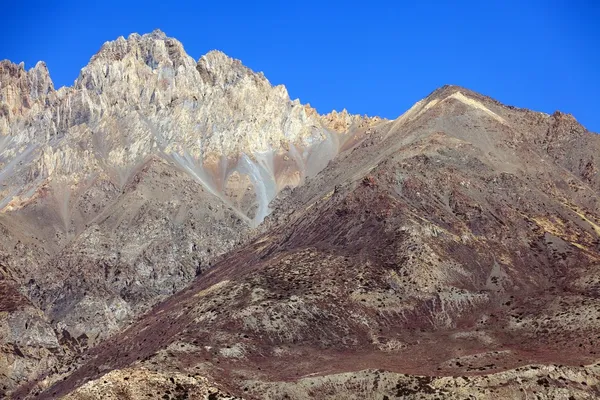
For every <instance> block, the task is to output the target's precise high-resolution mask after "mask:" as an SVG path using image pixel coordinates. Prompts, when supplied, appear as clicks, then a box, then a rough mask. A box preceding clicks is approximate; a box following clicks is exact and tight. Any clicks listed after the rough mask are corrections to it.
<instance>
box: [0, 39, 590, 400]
mask: <svg viewBox="0 0 600 400" xmlns="http://www.w3.org/2000/svg"><path fill="white" fill-rule="evenodd" d="M6 65H7V67H5V69H3V70H2V71H8V72H3V74H5V75H6V76H9V77H10V79H9V78H2V79H1V80H0V82H2V86H1V88H2V90H1V91H0V93H2V96H3V97H2V102H3V104H4V103H5V102H6V103H7V104H9V106H8V107H6V108H4V109H7V110H8V111H5V112H3V115H4V117H3V118H4V121H5V122H4V125H2V126H8V127H9V128H8V129H9V131H8V132H9V133H8V134H6V136H4V137H5V138H6V139H5V142H6V144H5V145H4V146H5V147H3V149H5V150H3V152H2V153H1V154H2V157H4V158H3V160H6V161H5V162H4V163H3V166H2V171H7V172H6V173H4V172H0V174H3V175H2V176H5V177H6V178H3V180H2V182H6V189H5V192H4V193H5V195H4V196H12V197H11V199H10V200H8V201H7V202H6V206H5V208H4V209H3V212H2V214H1V217H2V218H1V219H0V224H1V226H2V227H3V231H5V232H6V234H5V238H7V239H5V240H3V241H2V243H1V245H2V246H3V248H2V254H3V258H2V261H1V262H2V267H3V274H4V278H3V280H2V281H0V283H1V284H2V285H3V286H2V288H3V293H7V294H8V295H6V296H3V301H2V304H1V305H2V310H3V311H5V312H4V313H3V314H2V315H3V316H4V318H5V319H4V320H3V325H2V326H3V328H2V329H3V331H4V332H10V334H11V335H12V336H10V335H9V336H4V337H8V339H5V343H4V345H3V353H2V354H3V357H4V359H3V360H4V363H5V364H4V365H5V366H7V368H6V369H5V370H7V371H10V372H9V374H5V378H4V381H3V382H6V388H7V389H5V390H7V392H10V393H11V395H12V396H13V397H14V398H25V397H33V396H36V397H38V398H59V397H65V398H70V399H90V398H133V399H137V398H140V399H141V398H153V397H161V398H208V399H218V398H271V399H281V398H294V399H296V398H297V399H306V398H356V399H359V398H360V399H362V398H374V399H382V398H383V399H385V398H387V399H392V398H415V399H416V398H425V399H435V398H456V399H458V398H460V399H463V398H469V397H470V398H489V399H492V398H524V399H525V398H564V399H569V398H582V399H593V398H597V397H598V396H600V390H599V389H598V387H599V386H598V383H599V381H600V362H599V361H600V360H599V357H598V350H597V349H598V340H600V313H599V312H598V310H600V279H599V278H598V273H597V271H598V268H599V267H600V203H599V202H600V196H599V194H600V174H599V173H598V171H599V169H600V161H599V160H598V154H600V136H598V135H595V134H593V133H590V132H588V131H587V130H586V129H585V128H584V127H582V126H581V125H580V124H579V123H577V121H576V120H575V119H574V118H573V117H572V116H571V115H567V114H563V113H560V112H556V113H554V114H553V115H547V114H543V113H538V112H533V111H529V110H525V109H517V108H514V107H510V106H505V105H502V104H500V103H498V102H496V101H495V100H493V99H491V98H489V97H485V96H482V95H480V94H477V93H475V92H472V91H470V90H468V89H465V88H461V87H457V86H445V87H442V88H440V89H438V90H436V91H434V92H433V93H431V94H430V95H429V96H428V97H426V98H425V99H423V100H421V101H419V102H418V103H416V104H415V105H414V106H413V107H412V108H411V109H410V110H408V111H407V112H405V113H404V114H403V115H401V116H400V117H399V118H397V119H396V120H394V121H386V120H381V119H378V118H369V117H360V116H352V115H349V114H348V113H347V112H345V111H342V112H341V113H337V112H333V113H331V114H328V115H325V116H320V115H318V114H317V113H316V111H315V110H313V109H311V108H310V107H309V106H302V105H300V104H299V103H297V102H292V101H290V100H289V98H288V96H287V94H286V93H285V89H283V88H282V87H275V88H273V87H272V86H270V85H269V84H268V82H267V81H266V79H265V78H264V77H263V76H262V75H260V74H255V73H253V72H252V71H250V70H248V69H246V68H245V67H243V66H242V65H241V64H240V63H239V62H238V61H235V60H231V59H229V58H227V57H226V56H224V55H223V54H222V53H218V52H211V53H209V54H207V55H206V56H204V57H202V58H201V59H200V61H199V62H198V63H194V62H193V61H192V60H191V59H190V58H189V57H187V56H185V53H184V52H183V48H182V47H181V45H180V44H179V43H178V42H176V41H175V40H174V39H169V38H166V37H165V36H164V34H162V33H161V32H154V33H152V34H150V35H144V36H139V35H132V36H130V37H129V38H128V39H127V40H125V39H123V38H120V39H118V40H117V41H115V42H111V43H107V44H105V45H104V46H103V47H102V49H101V50H100V52H99V53H98V54H97V55H96V56H94V57H93V58H92V60H91V61H90V64H89V65H88V66H87V67H85V68H84V69H83V70H82V72H81V75H80V77H79V78H78V79H77V81H76V82H75V85H74V87H73V88H66V89H65V88H62V89H60V90H59V91H54V88H53V87H52V84H51V82H50V81H49V78H48V74H47V71H46V70H45V67H44V66H43V64H38V66H36V67H35V68H34V69H32V70H30V71H28V72H25V71H24V70H23V68H22V67H19V66H15V65H14V64H6ZM43 71H45V72H43ZM154 71H156V72H154ZM42 72H43V73H42ZM5 75H1V76H5ZM6 82H8V83H6ZM261 96H264V97H261ZM194 97H195V98H196V99H195V100H194ZM5 99H9V100H5ZM66 99H69V100H66ZM76 99H79V100H76ZM84 99H85V100H84ZM77 101H79V103H77ZM194 102H195V103H194ZM68 106H70V107H74V108H72V112H71V113H70V114H69V112H66V110H67V109H68ZM86 110H87V111H86ZM59 115H60V117H59ZM81 116H83V117H81ZM63 118H64V121H66V122H64V125H61V124H63V123H62V122H59V121H62V120H63ZM73 118H74V119H73ZM80 118H81V119H80ZM203 121H207V122H203ZM36 124H37V125H36ZM62 126H64V127H66V128H60V129H58V127H62ZM198 126H201V128H198ZM51 127H56V131H53V130H52V129H53V128H51ZM211 127H212V128H211ZM61 129H66V130H61ZM40 132H45V133H44V134H40ZM38 140H39V143H40V144H39V145H37V144H36V143H38V142H37V141H38ZM3 143H4V142H3ZM23 143H25V144H23ZM49 152H52V154H56V155H57V156H56V158H52V160H55V161H53V162H52V163H50V162H46V161H43V162H42V161H40V160H45V159H47V158H51V157H48V156H47V154H48V153H49ZM111 154H112V156H111ZM41 163H42V164H43V163H45V164H43V165H53V166H54V167H53V168H42V169H40V168H39V167H38V166H39V165H41ZM36 168H38V169H36ZM69 168H70V169H69ZM67 171H69V172H68V173H67ZM73 172H76V173H77V174H75V175H73V174H72V173H73ZM59 183H60V184H59ZM11 193H14V195H13V194H11ZM64 216H68V218H64ZM40 221H44V223H41V222H40ZM65 221H68V223H65ZM188 283H189V284H188ZM9 368H10V369H9Z"/></svg>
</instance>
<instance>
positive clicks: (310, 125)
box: [0, 31, 347, 386]
mask: <svg viewBox="0 0 600 400" xmlns="http://www.w3.org/2000/svg"><path fill="white" fill-rule="evenodd" d="M345 135H346V132H343V131H333V130H329V129H328V128H327V127H326V126H324V125H323V124H322V123H321V119H320V117H319V115H317V114H316V113H310V112H307V110H306V108H305V107H304V106H302V105H301V104H300V103H299V102H298V101H297V100H294V101H292V100H290V98H289V96H288V93H287V91H286V89H285V87H283V86H276V87H273V86H272V85H271V84H270V83H269V82H268V80H267V79H266V78H265V77H264V76H263V75H262V74H260V73H255V72H253V71H251V70H250V69H248V68H246V67H244V66H243V65H242V64H241V62H240V61H238V60H234V59H231V58H229V57H227V56H226V55H225V54H223V53H221V52H219V51H211V52H209V53H208V54H206V55H204V56H203V57H201V58H200V60H198V61H195V60H194V59H192V58H191V57H190V56H189V55H187V54H186V53H185V51H184V49H183V46H182V44H181V43H180V42H178V41H177V40H175V39H172V38H168V37H167V36H166V35H165V34H164V33H162V32H160V31H155V32H153V33H151V34H146V35H141V36H140V35H138V34H132V35H130V36H129V37H128V38H127V39H125V38H123V37H120V38H118V39H117V40H115V41H112V42H107V43H105V44H104V45H103V46H102V47H101V49H100V51H99V52H98V53H97V54H96V55H94V56H93V57H92V58H91V60H90V62H89V64H88V65H87V66H85V67H84V68H83V69H82V70H81V72H80V75H79V76H78V78H77V80H76V81H75V83H74V85H73V86H72V87H63V88H60V89H59V90H55V89H54V86H53V84H52V81H51V79H50V76H49V73H48V70H47V68H46V66H45V64H44V63H43V62H40V63H38V64H37V65H36V66H35V67H34V68H32V69H30V70H28V71H26V70H25V69H24V66H23V65H22V64H21V65H15V64H13V63H11V62H9V61H2V62H1V63H0V232H2V241H0V256H1V258H0V267H1V270H0V273H1V274H2V279H3V280H5V281H6V284H7V285H9V286H10V287H11V288H14V289H15V290H17V291H18V292H19V293H21V295H23V298H22V301H30V302H31V307H34V308H33V309H31V310H34V311H35V312H34V311H31V313H34V314H35V313H41V314H40V315H41V317H40V318H42V317H43V318H42V319H44V318H46V319H44V321H45V322H44V323H45V324H50V325H48V326H47V327H48V329H50V330H51V331H53V332H54V333H53V335H55V337H54V340H55V341H58V342H60V343H61V350H60V351H55V353H56V354H54V356H53V357H54V358H56V357H58V358H61V357H63V358H64V357H69V356H70V354H71V353H70V351H66V350H65V351H63V350H64V349H62V347H64V346H63V344H64V343H71V344H72V347H73V346H74V348H76V350H77V349H83V348H86V347H88V346H93V345H94V344H96V343H97V342H98V341H99V340H101V339H102V338H104V337H106V336H107V335H110V334H112V333H114V332H117V331H119V330H120V329H121V328H122V327H123V326H125V325H127V324H128V323H129V322H131V321H132V320H133V319H134V318H135V317H136V316H137V315H139V313H141V312H144V311H146V310H147V309H148V308H149V307H150V306H151V305H153V304H155V303H156V302H157V301H159V300H162V299H164V298H166V297H167V296H169V295H171V294H173V293H174V292H176V291H178V290H180V289H181V288H182V287H184V286H185V285H186V284H187V283H188V282H190V281H191V280H192V279H193V278H194V277H195V276H197V275H201V274H202V273H204V272H205V271H206V270H207V269H208V268H210V266H211V265H212V263H213V262H214V260H215V259H216V258H217V257H219V256H220V255H222V254H223V253H225V252H226V251H228V250H230V249H231V248H233V247H234V246H235V245H236V244H238V243H240V242H242V241H244V240H246V239H247V238H248V236H249V235H250V234H251V231H252V229H253V228H254V227H256V226H257V225H258V224H259V223H260V222H261V221H262V220H263V219H264V218H265V216H267V215H268V214H269V213H270V209H269V202H270V201H271V200H272V199H273V198H275V196H276V195H277V194H278V193H279V192H280V191H281V190H283V189H284V188H287V187H295V186H298V185H300V184H302V183H303V182H304V181H305V179H306V178H307V177H309V176H314V175H315V174H316V173H318V172H319V171H320V170H321V169H322V168H324V167H325V166H326V165H327V163H328V162H329V161H330V160H331V159H332V158H333V157H334V156H335V155H336V154H337V153H338V151H339V149H340V147H341V145H342V143H343V142H344V140H345V137H346V136H347V135H346V136H345ZM28 307H29V306H28ZM28 310H29V309H28ZM14 312H16V311H14ZM28 313H29V311H28ZM15 315H16V314H15ZM15 315H13V311H9V312H8V314H4V316H3V317H2V318H4V319H3V321H4V322H2V323H4V324H5V325H6V324H9V325H10V324H13V323H12V322H10V321H13V320H14V318H21V319H22V316H21V317H16V316H15ZM19 315H21V314H19ZM27 315H29V314H27ZM32 315H33V314H32ZM11 318H12V319H11ZM13 325H14V324H13ZM13 325H11V326H13ZM6 326H8V325H6ZM28 326H29V325H28ZM50 327H51V328H50ZM11 329H12V328H11ZM10 337H12V336H7V338H8V339H6V340H5V341H4V342H3V345H4V344H6V346H9V347H7V349H8V350H7V352H8V353H10V352H12V350H11V349H12V347H10V346H12V343H13V342H14V340H13V339H10ZM44 343H45V342H44ZM48 343H49V342H48ZM52 343H54V342H52ZM48 346H50V345H48ZM48 346H46V345H45V344H40V348H48V349H51V348H52V347H51V346H50V347H48ZM52 346H54V344H52ZM69 346H71V345H69ZM52 351H54V350H52ZM8 353H7V354H8ZM11 357H12V356H11ZM23 357H24V358H23V360H21V361H19V360H17V361H14V363H18V362H23V363H26V364H27V363H29V364H27V365H29V367H31V368H33V366H34V364H36V363H37V361H36V357H28V356H27V355H26V354H24V356H23ZM12 359H13V358H11V360H12ZM7 363H8V364H10V365H12V364H11V362H7ZM14 363H13V364H14ZM8 364H7V365H8ZM29 367H28V368H29ZM11 368H12V369H11V371H13V372H11V373H10V374H9V377H8V378H7V379H8V381H9V382H10V383H9V384H8V386H11V385H14V383H15V382H16V381H20V380H22V379H25V378H27V379H29V378H30V377H31V374H30V373H24V372H23V371H24V370H23V369H22V368H21V369H18V368H13V367H11ZM19 371H21V372H19ZM22 372H23V373H22Z"/></svg>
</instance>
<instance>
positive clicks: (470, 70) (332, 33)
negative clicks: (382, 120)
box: [0, 0, 600, 132]
mask: <svg viewBox="0 0 600 400" xmlns="http://www.w3.org/2000/svg"><path fill="white" fill-rule="evenodd" d="M56 3H59V4H49V2H43V1H37V0H32V1H27V2H19V1H11V2H7V3H6V4H4V5H3V11H2V15H1V16H0V22H1V23H2V31H3V38H2V39H1V40H0V59H4V58H8V59H10V60H11V61H14V62H21V61H24V62H25V64H26V67H27V68H29V67H31V66H33V65H34V64H35V62H37V61H38V60H44V61H46V63H47V65H48V68H49V70H50V74H51V76H52V79H53V80H54V82H55V85H56V86H57V87H58V86H62V85H71V84H72V83H73V81H74V80H75V78H76V77H77V75H78V73H79V69H80V68H82V67H83V66H84V65H85V64H87V62H88V60H89V59H90V57H91V56H92V55H93V54H94V53H96V52H97V51H98V49H99V48H100V46H101V45H102V43H104V42H105V41H108V40H114V39H116V38H117V37H118V36H121V35H123V36H125V37H126V36H128V35H129V34H130V33H132V32H139V33H146V32H150V31H152V30H154V29H155V28H160V29H162V30H163V31H164V32H166V34H167V35H168V36H172V37H175V38H177V39H179V40H180V41H181V42H182V43H183V45H184V47H185V49H186V51H187V52H188V53H189V54H190V55H191V56H192V57H194V58H196V59H197V58H199V57H200V56H201V55H202V54H204V53H206V52H207V51H209V50H211V49H219V50H222V51H224V52H225V53H227V54H228V55H230V56H232V57H235V58H239V59H241V60H242V61H243V62H244V64H246V65H247V66H249V67H250V68H252V69H254V70H256V71H263V72H264V73H265V75H266V76H267V78H268V79H269V80H270V81H271V82H272V83H274V84H281V83H283V84H285V85H286V86H287V88H288V91H289V93H290V95H291V97H292V98H300V100H301V101H302V102H304V103H311V104H312V105H313V106H314V107H316V108H317V109H318V110H319V112H322V113H323V112H328V111H330V110H332V109H337V110H341V109H342V108H347V109H348V110H349V111H350V112H352V113H360V114H369V115H380V116H383V117H387V118H395V117H397V116H399V115H400V114H402V113H403V112H404V111H405V110H406V109H408V108H409V107H410V106H411V105H412V104H413V103H415V102H416V101H418V100H420V99H421V98H423V97H425V96H426V95H427V94H428V93H429V92H431V91H432V90H434V89H435V88H437V87H439V86H442V85H444V84H456V85H461V86H465V87H467V88H470V89H473V90H475V91H478V92H481V93H483V94H486V95H489V96H492V97H494V98H496V99H497V100H499V101H501V102H503V103H506V104H510V105H515V106H518V107H527V108H531V109H534V110H537V111H544V112H547V113H552V112H554V111H555V110H557V109H559V110H561V111H564V112H569V113H572V114H574V115H575V117H576V118H577V119H578V120H579V121H580V122H581V123H583V124H584V125H585V126H586V127H587V128H588V129H590V130H593V131H596V132H600V23H599V21H600V2H599V1H597V0H587V1H586V0H573V1H564V0H560V1H559V0H556V1H545V2H542V1H536V0H532V1H513V0H505V1H497V2H493V1H490V2H486V1H456V2H432V1H411V2H406V3H404V2H399V1H377V0H370V1H365V2H349V1H346V2H341V1H328V2H324V1H312V0H304V1H282V2H275V1H264V2H260V3H258V2H250V1H244V2H216V1H211V2H203V1H194V2H182V1H164V0H163V1H143V2H136V1H122V2H118V1H110V0H106V1H101V2H97V4H96V5H87V4H85V3H86V2H81V1H77V2H74V1H68V0H67V1H62V2H56ZM324 3H326V4H324Z"/></svg>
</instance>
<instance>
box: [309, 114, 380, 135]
mask: <svg viewBox="0 0 600 400" xmlns="http://www.w3.org/2000/svg"><path fill="white" fill-rule="evenodd" d="M320 119H321V122H322V123H323V125H324V126H326V127H327V128H328V129H331V130H332V131H335V132H339V133H345V132H348V131H349V130H351V129H352V128H362V127H365V126H371V125H375V124H378V123H380V122H383V121H385V119H384V118H380V117H377V116H376V117H369V116H367V115H359V114H350V113H348V110H346V109H345V108H344V109H343V110H342V111H341V112H337V111H336V110H333V111H332V112H330V113H329V114H325V115H322V116H321V117H320Z"/></svg>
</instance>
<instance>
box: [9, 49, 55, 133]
mask: <svg viewBox="0 0 600 400" xmlns="http://www.w3.org/2000/svg"><path fill="white" fill-rule="evenodd" d="M52 92H54V84H53V83H52V79H50V73H49V72H48V68H47V67H46V64H45V63H44V62H43V61H39V62H38V63H37V64H36V65H35V66H34V67H33V68H31V69H29V70H28V71H27V70H25V64H24V63H20V64H15V63H12V62H10V61H8V60H3V61H0V134H2V135H5V134H7V133H8V129H9V128H8V127H9V124H10V123H11V121H13V120H14V119H15V118H18V117H20V116H23V115H26V114H28V113H29V112H30V111H31V110H32V109H36V110H38V111H39V110H40V109H41V108H43V107H44V104H45V101H46V98H47V97H48V95H49V94H50V93H52Z"/></svg>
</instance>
